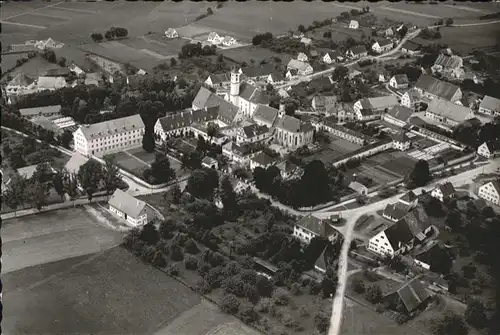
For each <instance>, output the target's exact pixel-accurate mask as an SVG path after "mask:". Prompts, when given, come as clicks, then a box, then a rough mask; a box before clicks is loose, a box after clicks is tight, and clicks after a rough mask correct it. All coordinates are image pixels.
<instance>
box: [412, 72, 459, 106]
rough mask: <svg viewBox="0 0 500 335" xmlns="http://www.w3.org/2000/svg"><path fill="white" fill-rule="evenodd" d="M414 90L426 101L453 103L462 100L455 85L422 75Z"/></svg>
mask: <svg viewBox="0 0 500 335" xmlns="http://www.w3.org/2000/svg"><path fill="white" fill-rule="evenodd" d="M415 89H416V90H417V91H418V92H419V93H420V94H421V96H422V97H423V98H426V99H427V100H433V99H435V98H441V99H443V100H448V101H451V102H455V101H458V100H461V99H462V91H461V90H460V88H459V87H458V86H456V85H453V84H450V83H448V82H446V81H442V80H439V79H437V78H434V77H432V76H429V75H426V74H422V75H421V76H420V77H419V78H418V80H417V82H416V83H415Z"/></svg>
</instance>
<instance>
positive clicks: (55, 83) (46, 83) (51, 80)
mask: <svg viewBox="0 0 500 335" xmlns="http://www.w3.org/2000/svg"><path fill="white" fill-rule="evenodd" d="M36 85H37V88H38V91H39V92H42V91H55V90H58V89H61V88H63V87H66V79H64V78H63V77H38V80H37V84H36Z"/></svg>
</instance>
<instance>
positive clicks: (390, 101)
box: [361, 95, 399, 110]
mask: <svg viewBox="0 0 500 335" xmlns="http://www.w3.org/2000/svg"><path fill="white" fill-rule="evenodd" d="M366 101H368V104H366ZM398 104H399V102H398V98H397V97H396V96H394V95H387V96H383V97H375V98H368V99H362V102H361V105H362V106H363V108H366V109H369V108H372V109H375V110H380V109H385V108H392V107H394V106H397V105H398Z"/></svg>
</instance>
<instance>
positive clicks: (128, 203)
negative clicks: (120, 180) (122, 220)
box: [108, 189, 147, 218]
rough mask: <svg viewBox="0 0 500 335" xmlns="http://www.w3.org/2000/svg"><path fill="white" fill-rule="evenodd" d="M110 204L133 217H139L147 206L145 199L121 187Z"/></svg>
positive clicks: (112, 197) (110, 200)
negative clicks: (134, 195) (136, 196)
mask: <svg viewBox="0 0 500 335" xmlns="http://www.w3.org/2000/svg"><path fill="white" fill-rule="evenodd" d="M108 204H110V205H111V206H113V207H114V208H116V209H118V210H119V211H121V212H123V213H125V214H127V215H128V216H130V217H132V218H137V217H138V216H139V215H140V214H141V212H142V211H143V210H144V208H146V206H147V204H146V203H145V202H144V201H142V200H139V199H137V198H134V197H133V196H131V195H130V194H128V193H126V192H124V191H122V190H120V189H116V190H115V193H113V195H112V196H111V199H109V201H108Z"/></svg>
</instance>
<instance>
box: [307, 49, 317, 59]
mask: <svg viewBox="0 0 500 335" xmlns="http://www.w3.org/2000/svg"><path fill="white" fill-rule="evenodd" d="M309 56H311V58H313V59H315V58H317V57H319V54H318V52H317V51H316V50H311V51H309Z"/></svg>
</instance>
